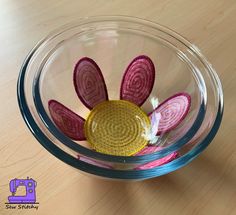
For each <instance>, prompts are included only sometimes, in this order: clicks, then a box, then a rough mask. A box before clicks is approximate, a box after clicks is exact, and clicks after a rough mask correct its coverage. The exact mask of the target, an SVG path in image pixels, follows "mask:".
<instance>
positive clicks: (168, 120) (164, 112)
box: [148, 93, 191, 134]
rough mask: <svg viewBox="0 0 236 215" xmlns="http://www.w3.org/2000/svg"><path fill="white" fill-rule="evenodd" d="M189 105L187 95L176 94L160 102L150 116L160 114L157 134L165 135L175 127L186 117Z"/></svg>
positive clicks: (189, 98)
mask: <svg viewBox="0 0 236 215" xmlns="http://www.w3.org/2000/svg"><path fill="white" fill-rule="evenodd" d="M190 105H191V97H190V95H189V94H187V93H178V94H175V95H174V96H172V97H170V98H168V99H167V100H165V101H164V102H162V103H161V104H160V105H159V106H158V107H157V108H156V109H155V110H154V111H153V112H151V113H149V114H148V115H149V116H150V117H151V115H152V114H153V113H154V112H156V113H161V119H160V121H159V125H158V133H157V134H161V133H166V132H168V131H170V130H172V129H174V128H175V127H177V126H178V125H179V124H180V123H181V122H182V121H183V120H184V118H185V117H186V115H187V113H188V112H189V109H190Z"/></svg>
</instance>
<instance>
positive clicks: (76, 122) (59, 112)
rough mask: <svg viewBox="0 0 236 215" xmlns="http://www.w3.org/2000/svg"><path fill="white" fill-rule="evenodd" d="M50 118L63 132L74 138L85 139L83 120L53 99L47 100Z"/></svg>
mask: <svg viewBox="0 0 236 215" xmlns="http://www.w3.org/2000/svg"><path fill="white" fill-rule="evenodd" d="M48 108H49V112H50V115H51V117H52V120H53V121H54V123H55V124H56V126H57V127H58V128H59V129H60V130H61V132H62V133H63V134H65V135H66V136H68V137H70V138H71V139H74V140H85V139H86V138H85V136H84V122H85V120H84V119H83V118H82V117H80V116H78V115H77V114H76V113H74V112H72V111H71V110H70V109H68V108H67V107H65V106H64V105H63V104H61V103H59V102H58V101H55V100H50V101H49V102H48Z"/></svg>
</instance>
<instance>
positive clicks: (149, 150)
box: [136, 146, 163, 156]
mask: <svg viewBox="0 0 236 215" xmlns="http://www.w3.org/2000/svg"><path fill="white" fill-rule="evenodd" d="M162 148H163V147H160V146H146V147H145V148H143V149H142V150H141V151H139V152H138V153H137V154H136V156H140V155H147V154H151V153H154V152H157V151H160V150H161V149H162Z"/></svg>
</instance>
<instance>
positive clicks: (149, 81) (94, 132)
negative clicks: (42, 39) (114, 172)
mask: <svg viewBox="0 0 236 215" xmlns="http://www.w3.org/2000/svg"><path fill="white" fill-rule="evenodd" d="M154 81H155V66H154V64H153V62H152V60H151V59H150V58H149V57H147V56H145V55H141V56H138V57H136V58H135V59H133V61H132V62H131V63H130V64H129V65H128V67H127V69H126V71H125V73H124V75H123V79H122V82H121V87H120V99H119V100H109V98H108V92H107V87H106V84H105V80H104V78H103V75H102V72H101V70H100V68H99V66H98V65H97V64H96V62H95V61H94V60H92V59H90V58H88V57H84V58H82V59H80V60H79V61H78V63H77V64H76V66H75V69H74V76H73V82H74V87H75V91H76V93H77V95H78V97H79V99H80V101H81V102H82V103H83V104H84V105H85V106H86V107H87V108H89V109H90V113H89V115H88V117H87V119H86V120H85V119H84V118H82V117H81V116H79V115H77V114H76V113H74V112H73V111H71V110H70V109H68V108H67V107H65V106H64V105H63V104H61V103H59V102H58V101H55V100H50V101H49V103H48V105H49V112H50V115H51V118H52V120H53V121H54V123H55V124H56V126H57V127H58V129H59V130H60V131H61V132H62V133H64V134H65V135H66V136H68V137H69V138H71V139H74V140H78V141H80V140H87V141H88V142H89V143H90V145H91V146H92V148H93V149H95V150H96V151H98V152H101V153H105V154H111V155H122V156H130V155H135V154H136V153H138V152H139V151H140V150H142V149H143V148H144V147H145V146H146V145H147V144H149V143H150V144H154V143H156V142H157V139H158V136H159V135H160V134H163V133H166V132H169V131H170V130H172V129H174V128H175V127H177V126H178V125H179V124H180V123H181V121H182V120H183V119H184V118H185V117H186V115H187V113H188V111H189V108H190V103H191V98H190V96H189V95H188V94H187V93H178V94H175V95H174V96H172V97H170V98H168V99H167V100H165V101H164V102H162V103H161V104H160V105H158V100H156V99H155V98H152V100H151V101H152V104H153V109H154V110H153V111H152V112H151V113H147V114H146V113H145V112H144V111H143V110H142V109H141V106H142V104H143V103H144V102H145V101H146V100H147V98H148V97H149V96H150V93H151V91H152V89H153V85H154Z"/></svg>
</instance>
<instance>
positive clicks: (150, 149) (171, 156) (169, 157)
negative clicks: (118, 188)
mask: <svg viewBox="0 0 236 215" xmlns="http://www.w3.org/2000/svg"><path fill="white" fill-rule="evenodd" d="M161 149H162V147H159V146H148V147H145V148H144V149H143V150H141V151H140V152H139V153H137V154H136V155H146V154H150V153H154V152H157V151H160V150H161ZM178 155H179V154H178V152H173V153H171V154H169V155H167V156H165V157H163V158H161V159H158V160H155V161H152V162H149V163H146V164H142V165H140V166H138V167H136V168H135V169H136V170H144V169H151V168H154V167H157V166H161V165H163V164H166V163H169V162H170V161H172V160H174V159H175V158H177V157H178Z"/></svg>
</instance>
